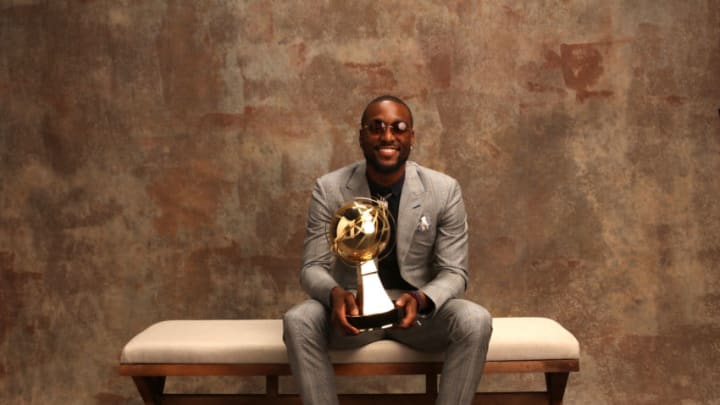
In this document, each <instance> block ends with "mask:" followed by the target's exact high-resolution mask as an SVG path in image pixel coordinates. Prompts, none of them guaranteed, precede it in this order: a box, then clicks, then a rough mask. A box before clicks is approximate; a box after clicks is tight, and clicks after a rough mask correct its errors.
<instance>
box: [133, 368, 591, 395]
mask: <svg viewBox="0 0 720 405" xmlns="http://www.w3.org/2000/svg"><path fill="white" fill-rule="evenodd" d="M334 368H335V374H336V375H344V376H368V375H425V392H424V393H420V394H345V395H340V402H341V403H343V404H378V403H380V402H378V401H379V400H382V401H387V402H388V403H389V401H390V400H391V401H392V404H393V405H403V404H412V405H421V404H432V403H434V401H435V397H436V396H437V382H438V377H437V376H438V374H439V373H440V372H441V370H442V363H438V362H432V363H352V364H335V365H334ZM579 370H580V363H579V360H577V359H567V360H563V359H559V360H557V359H556V360H529V361H488V362H487V363H485V373H488V374H489V373H544V374H545V383H546V391H540V392H489V393H478V394H476V396H475V399H474V401H473V404H483V405H489V404H501V403H502V404H528V405H530V404H547V405H562V401H563V396H564V394H565V387H566V385H567V380H568V377H569V374H570V372H573V371H579ZM119 373H120V375H123V376H130V377H132V378H133V380H134V382H135V385H136V387H137V389H138V391H139V392H140V395H141V396H142V398H143V400H144V401H145V404H148V405H150V404H153V405H160V404H162V405H186V404H193V403H194V404H209V405H224V404H235V405H243V404H248V405H249V404H260V405H290V404H296V405H299V404H301V401H300V398H299V397H298V396H297V395H288V394H280V393H279V392H278V387H279V377H280V376H287V375H290V374H291V372H290V367H289V365H288V364H121V365H120V368H119ZM170 376H186V377H187V376H245V377H248V376H265V378H266V392H265V394H166V393H164V386H165V379H166V377H170Z"/></svg>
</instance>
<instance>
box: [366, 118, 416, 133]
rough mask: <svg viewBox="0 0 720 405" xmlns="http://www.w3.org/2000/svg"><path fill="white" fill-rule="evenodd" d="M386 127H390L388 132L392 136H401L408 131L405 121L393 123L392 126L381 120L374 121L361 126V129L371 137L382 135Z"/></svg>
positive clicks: (408, 127)
mask: <svg viewBox="0 0 720 405" xmlns="http://www.w3.org/2000/svg"><path fill="white" fill-rule="evenodd" d="M388 127H390V131H391V132H392V133H393V135H402V134H404V133H406V132H407V131H408V130H409V129H410V125H408V123H407V122H405V121H395V122H393V123H392V124H388V123H387V122H385V121H383V120H380V119H374V120H372V121H370V122H368V123H367V124H365V125H363V129H366V130H367V131H368V132H369V133H371V134H373V135H380V134H384V133H385V131H387V129H388Z"/></svg>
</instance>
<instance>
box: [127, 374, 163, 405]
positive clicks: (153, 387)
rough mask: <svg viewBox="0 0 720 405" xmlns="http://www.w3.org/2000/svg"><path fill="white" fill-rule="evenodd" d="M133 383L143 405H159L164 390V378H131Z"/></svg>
mask: <svg viewBox="0 0 720 405" xmlns="http://www.w3.org/2000/svg"><path fill="white" fill-rule="evenodd" d="M133 381H135V386H136V387H137V389H138V391H139V392H140V396H142V399H143V401H145V405H160V400H161V399H162V394H163V389H164V388H165V377H133Z"/></svg>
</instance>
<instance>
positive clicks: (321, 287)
mask: <svg viewBox="0 0 720 405" xmlns="http://www.w3.org/2000/svg"><path fill="white" fill-rule="evenodd" d="M333 214H334V213H333V212H330V208H329V207H328V202H327V197H326V194H325V190H324V189H323V187H322V184H321V183H320V181H317V182H316V183H315V187H314V188H313V191H312V196H311V199H310V207H309V209H308V218H307V225H306V227H305V243H304V245H303V264H302V270H301V271H300V285H301V286H302V288H303V290H305V292H306V293H308V295H310V296H311V297H312V298H314V299H316V300H318V301H320V302H322V303H323V304H325V305H326V306H327V307H330V306H331V299H330V291H332V289H333V288H335V287H338V286H339V285H338V283H337V281H336V280H335V279H334V278H333V277H332V275H331V274H330V266H332V264H333V260H334V258H333V254H332V252H331V251H330V247H329V246H328V242H327V235H326V232H327V224H329V223H330V220H331V219H332V215H333Z"/></svg>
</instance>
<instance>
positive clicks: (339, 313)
mask: <svg viewBox="0 0 720 405" xmlns="http://www.w3.org/2000/svg"><path fill="white" fill-rule="evenodd" d="M330 296H331V298H332V315H331V318H332V323H333V325H335V327H337V328H338V329H340V330H341V331H343V332H345V333H346V334H348V335H357V334H358V333H360V330H359V329H357V328H356V327H354V326H352V325H350V323H349V322H348V320H347V316H348V315H352V316H358V315H360V311H359V310H358V307H357V302H355V296H354V295H353V294H352V293H351V292H348V291H346V290H345V289H343V288H341V287H335V288H333V289H332V291H331V292H330ZM410 299H412V297H410Z"/></svg>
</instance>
